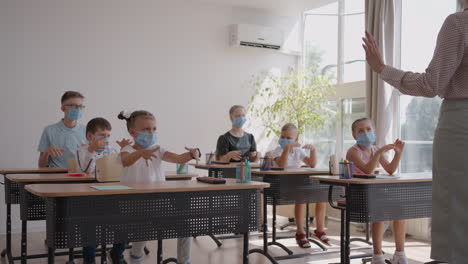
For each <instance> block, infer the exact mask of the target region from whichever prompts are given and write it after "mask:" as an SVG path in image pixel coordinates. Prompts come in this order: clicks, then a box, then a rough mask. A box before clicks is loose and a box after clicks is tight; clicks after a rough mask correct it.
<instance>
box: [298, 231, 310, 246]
mask: <svg viewBox="0 0 468 264" xmlns="http://www.w3.org/2000/svg"><path fill="white" fill-rule="evenodd" d="M296 242H297V244H298V245H299V247H301V248H310V243H309V241H308V240H307V238H306V235H305V234H297V233H296Z"/></svg>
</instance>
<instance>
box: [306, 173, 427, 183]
mask: <svg viewBox="0 0 468 264" xmlns="http://www.w3.org/2000/svg"><path fill="white" fill-rule="evenodd" d="M311 178H312V179H315V180H320V181H322V182H336V183H349V184H379V183H404V182H432V173H431V172H421V173H405V174H401V175H397V176H395V179H378V178H376V179H361V178H353V179H340V177H339V176H322V177H317V176H311Z"/></svg>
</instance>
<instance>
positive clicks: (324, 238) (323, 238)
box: [314, 230, 331, 246]
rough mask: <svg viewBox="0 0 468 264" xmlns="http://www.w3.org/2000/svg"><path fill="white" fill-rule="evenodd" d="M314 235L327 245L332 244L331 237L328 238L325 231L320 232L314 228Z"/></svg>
mask: <svg viewBox="0 0 468 264" xmlns="http://www.w3.org/2000/svg"><path fill="white" fill-rule="evenodd" d="M314 235H315V236H316V237H317V238H318V239H319V240H320V241H322V243H324V244H325V245H327V246H331V244H330V239H328V237H327V234H326V233H325V232H319V231H317V230H314Z"/></svg>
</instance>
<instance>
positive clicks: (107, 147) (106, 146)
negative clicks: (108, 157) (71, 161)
mask: <svg viewBox="0 0 468 264" xmlns="http://www.w3.org/2000/svg"><path fill="white" fill-rule="evenodd" d="M100 138H101V137H96V139H100ZM104 141H105V142H107V145H105V146H104V147H103V148H100V149H98V152H103V151H104V152H109V151H110V145H109V138H108V137H106V138H104Z"/></svg>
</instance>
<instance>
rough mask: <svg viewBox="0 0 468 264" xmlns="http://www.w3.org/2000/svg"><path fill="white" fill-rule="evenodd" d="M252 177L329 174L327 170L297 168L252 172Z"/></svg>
mask: <svg viewBox="0 0 468 264" xmlns="http://www.w3.org/2000/svg"><path fill="white" fill-rule="evenodd" d="M252 174H253V175H314V174H315V175H317V174H327V175H328V174H329V171H328V170H320V169H314V168H298V169H285V170H269V171H261V170H252Z"/></svg>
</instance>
